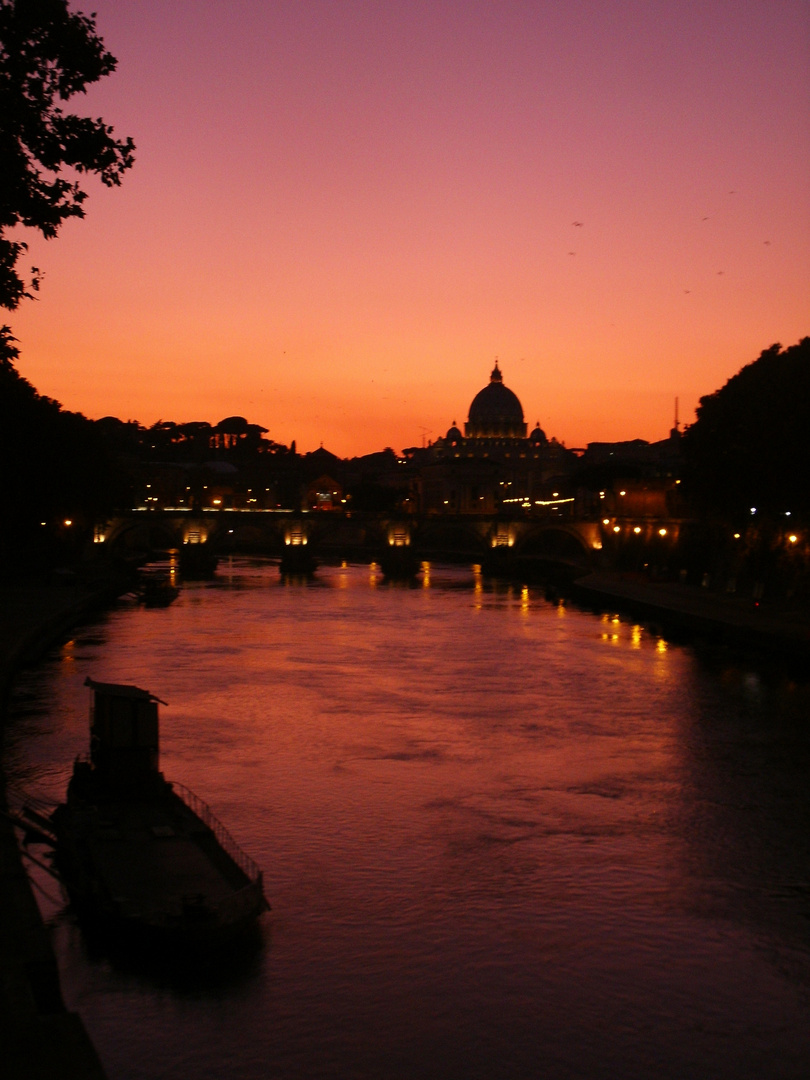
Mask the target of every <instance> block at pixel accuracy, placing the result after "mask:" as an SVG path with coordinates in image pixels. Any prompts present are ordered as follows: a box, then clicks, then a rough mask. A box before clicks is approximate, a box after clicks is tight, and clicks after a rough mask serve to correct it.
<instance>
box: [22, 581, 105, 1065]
mask: <svg viewBox="0 0 810 1080" xmlns="http://www.w3.org/2000/svg"><path fill="white" fill-rule="evenodd" d="M119 591H120V589H119V588H117V587H116V586H115V585H114V584H113V583H111V582H106V583H102V584H98V585H96V586H87V585H82V584H79V583H75V584H68V585H44V584H42V585H40V584H27V583H22V584H13V585H12V584H3V583H0V739H2V736H3V731H4V728H5V722H6V705H7V702H8V694H9V691H10V688H11V684H12V681H13V679H14V676H15V675H16V673H17V672H18V671H19V670H20V668H22V667H24V666H25V665H26V664H30V663H34V662H35V661H36V660H38V659H39V658H40V657H41V656H42V655H43V654H44V653H45V652H46V651H47V649H48V648H49V647H50V646H51V645H54V644H55V643H56V642H58V641H59V640H61V639H62V638H63V637H64V636H65V635H66V634H67V633H68V632H69V630H70V629H71V628H72V627H73V626H75V625H76V624H77V623H79V622H81V620H82V619H83V618H84V617H86V616H87V615H89V614H90V613H91V612H92V611H94V610H97V609H98V608H99V607H101V606H103V605H104V604H105V603H107V602H109V601H110V600H111V599H112V598H113V597H114V596H115V595H116V593H117V592H119ZM5 810H6V799H5V778H4V776H2V775H0V1075H2V1076H3V1078H4V1080H105V1076H106V1074H105V1072H104V1070H103V1068H102V1066H101V1062H100V1061H99V1058H98V1055H97V1054H96V1051H95V1048H94V1047H93V1045H92V1043H91V1041H90V1038H89V1036H88V1035H87V1032H86V1031H85V1028H84V1025H83V1024H82V1021H81V1019H80V1018H79V1016H77V1015H76V1014H75V1013H71V1012H68V1010H67V1009H66V1008H65V1004H64V1001H63V1000H62V992H61V989H60V986H59V973H58V969H57V965H56V958H55V956H54V953H53V949H52V947H51V942H50V938H49V936H48V931H47V930H46V928H45V926H44V924H43V922H42V918H41V916H40V913H39V908H38V906H37V903H36V900H35V899H34V895H33V893H32V891H31V885H30V882H29V880H28V876H27V874H26V871H25V868H24V866H23V862H22V858H21V856H20V852H19V848H18V846H17V840H16V837H15V835H14V829H13V826H12V824H11V822H10V821H9V820H8V818H7V817H5V816H4V814H3V811H5Z"/></svg>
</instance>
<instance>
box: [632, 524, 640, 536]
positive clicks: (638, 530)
mask: <svg viewBox="0 0 810 1080" xmlns="http://www.w3.org/2000/svg"><path fill="white" fill-rule="evenodd" d="M633 532H634V533H635V534H636V536H638V534H639V533H640V532H641V526H640V525H636V527H635V529H633Z"/></svg>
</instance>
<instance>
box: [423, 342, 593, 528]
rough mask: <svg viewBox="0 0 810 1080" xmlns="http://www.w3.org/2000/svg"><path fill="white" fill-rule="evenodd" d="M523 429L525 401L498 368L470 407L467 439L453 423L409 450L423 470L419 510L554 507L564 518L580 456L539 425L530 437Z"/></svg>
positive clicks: (488, 509) (460, 511)
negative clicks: (569, 481)
mask: <svg viewBox="0 0 810 1080" xmlns="http://www.w3.org/2000/svg"><path fill="white" fill-rule="evenodd" d="M526 428H527V425H526V422H525V419H524V415H523V406H522V405H521V403H520V399H519V398H518V396H517V394H515V393H514V391H512V390H510V389H509V387H507V386H505V385H504V381H503V374H502V372H501V370H500V368H499V366H498V363H497V361H496V362H495V367H494V369H493V370H492V373H491V375H490V378H489V383H488V384H487V385H486V386H485V387H483V389H481V390H479V391H478V393H477V394H476V395H475V397H474V398H473V400H472V402H471V404H470V408H469V412H468V416H467V422H466V423H465V425H464V434H463V435H462V433H461V431H460V429H459V428H458V426H457V425H456V422H455V421H453V424H452V425H451V427H450V428H449V429H448V431H447V434H446V435H445V436H444V437H443V438H439V439H437V440H436V441H435V442H434V443H431V444H430V445H429V446H427V447H422V448H419V447H411V448H410V449H407V450H405V451H404V456H405V457H406V458H407V459H408V460H409V461H411V462H412V463H413V464H414V465H415V466H417V467H418V480H417V490H418V503H419V506H420V509H422V510H426V511H429V512H434V513H490V514H491V513H493V512H497V511H499V510H501V509H514V508H516V507H518V506H519V507H522V508H524V509H525V508H529V507H534V506H544V507H545V506H552V505H557V506H558V508H559V509H560V512H564V510H563V508H564V507H565V506H567V505H568V503H569V500H570V501H573V496H572V494H570V493H568V492H567V490H565V489H566V484H567V478H568V477H569V476H570V474H571V473H572V472H573V470H574V468H575V467H576V463H577V457H576V455H575V454H574V453H573V452H572V451H570V450H566V448H565V447H564V446H563V445H562V444H561V443H559V442H557V440H556V439H551V440H549V439H548V438H547V437H546V434H545V432H544V431H543V430H542V428H541V427H540V425H539V424H537V425H536V426H535V428H534V430H533V431H532V432H531V434H530V435H528V436H527V434H526ZM555 500H557V501H556V503H555Z"/></svg>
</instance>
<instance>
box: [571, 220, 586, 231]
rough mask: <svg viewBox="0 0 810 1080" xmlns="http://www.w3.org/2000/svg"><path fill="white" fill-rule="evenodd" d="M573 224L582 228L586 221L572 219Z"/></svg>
mask: <svg viewBox="0 0 810 1080" xmlns="http://www.w3.org/2000/svg"><path fill="white" fill-rule="evenodd" d="M571 224H572V225H574V226H575V227H576V228H577V229H581V228H582V226H583V225H584V222H582V221H572V222H571Z"/></svg>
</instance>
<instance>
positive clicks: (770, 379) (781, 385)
mask: <svg viewBox="0 0 810 1080" xmlns="http://www.w3.org/2000/svg"><path fill="white" fill-rule="evenodd" d="M809 432H810V338H802V340H801V341H800V342H799V343H798V344H797V345H792V346H791V347H790V348H787V349H784V350H783V349H782V346H781V345H772V346H771V347H770V348H769V349H765V350H764V352H762V353H761V354H760V356H759V358H758V359H757V360H755V361H754V362H753V363H751V364H748V365H747V366H746V367H744V368H743V369H742V370H741V371H739V372H738V373H737V374H736V375H735V376H734V377H733V378H731V379H729V381H728V382H727V383H726V385H725V386H723V387H722V388H721V389H720V390H717V391H715V393H713V394H709V395H707V396H706V397H702V398H701V399H700V406H699V408H698V410H697V420H696V421H695V423H694V424H692V426H691V427H690V428H688V429H687V431H686V433H685V435H684V440H683V446H684V453H685V456H686V460H687V462H688V466H689V486H690V492H691V494H692V496H693V498H694V499H695V500H696V502H697V503H698V505H699V507H700V508H701V509H703V510H705V511H708V512H715V513H717V514H721V515H724V516H729V517H732V518H740V517H744V516H746V515H748V514H750V509H751V507H756V508H757V512H758V514H760V515H761V514H772V515H780V514H784V513H785V512H786V511H790V512H791V513H794V514H795V513H808V512H810V438H808V433H809Z"/></svg>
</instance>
